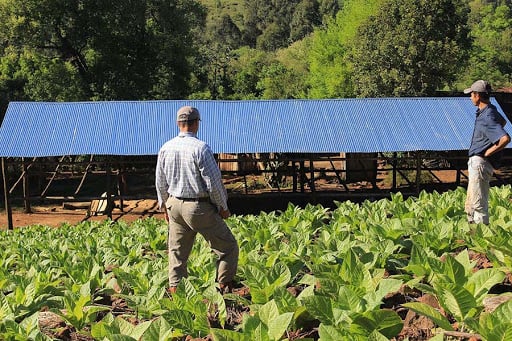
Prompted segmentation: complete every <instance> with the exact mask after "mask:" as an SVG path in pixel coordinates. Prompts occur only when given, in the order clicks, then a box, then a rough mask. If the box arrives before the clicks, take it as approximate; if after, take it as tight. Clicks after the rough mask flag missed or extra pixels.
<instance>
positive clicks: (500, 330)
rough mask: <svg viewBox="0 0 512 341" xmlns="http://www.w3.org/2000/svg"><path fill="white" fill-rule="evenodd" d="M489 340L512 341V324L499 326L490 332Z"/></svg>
mask: <svg viewBox="0 0 512 341" xmlns="http://www.w3.org/2000/svg"><path fill="white" fill-rule="evenodd" d="M487 339H488V340H493V341H494V340H496V341H512V322H509V323H503V324H500V325H498V326H497V327H496V328H494V329H493V330H492V331H490V333H489V334H488V336H487Z"/></svg>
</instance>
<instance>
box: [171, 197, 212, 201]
mask: <svg viewBox="0 0 512 341" xmlns="http://www.w3.org/2000/svg"><path fill="white" fill-rule="evenodd" d="M175 198H176V199H178V200H183V201H197V202H207V201H210V197H201V198H181V197H175Z"/></svg>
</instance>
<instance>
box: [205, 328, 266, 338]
mask: <svg viewBox="0 0 512 341" xmlns="http://www.w3.org/2000/svg"><path fill="white" fill-rule="evenodd" d="M211 332H212V336H213V339H214V340H215V341H253V340H254V341H257V340H256V339H253V338H252V337H251V336H250V335H246V334H242V333H238V332H235V331H233V330H228V329H216V328H212V329H211Z"/></svg>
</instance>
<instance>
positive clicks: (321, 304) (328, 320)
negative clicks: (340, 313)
mask: <svg viewBox="0 0 512 341" xmlns="http://www.w3.org/2000/svg"><path fill="white" fill-rule="evenodd" d="M304 305H305V306H306V309H307V310H308V312H309V313H310V314H311V315H312V316H313V317H315V318H317V319H318V320H320V322H322V323H324V324H326V325H335V324H336V321H335V319H334V314H333V309H332V304H331V300H330V299H329V298H328V297H325V296H319V295H316V296H311V297H306V298H304Z"/></svg>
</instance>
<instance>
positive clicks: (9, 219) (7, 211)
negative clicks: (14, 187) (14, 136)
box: [2, 158, 14, 230]
mask: <svg viewBox="0 0 512 341" xmlns="http://www.w3.org/2000/svg"><path fill="white" fill-rule="evenodd" d="M2 178H3V184H4V198H5V214H6V215H7V228H8V229H9V230H13V229H14V226H13V223H12V208H11V204H10V200H9V190H8V187H7V183H8V181H7V171H6V169H5V158H2Z"/></svg>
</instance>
